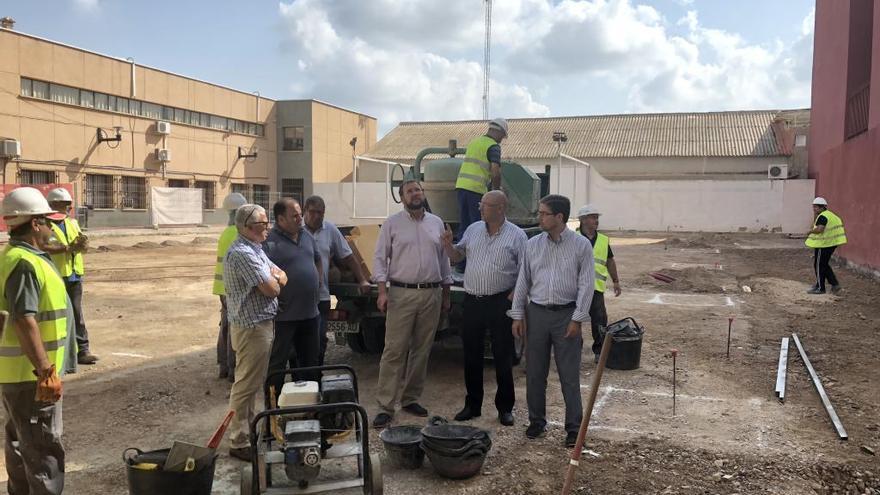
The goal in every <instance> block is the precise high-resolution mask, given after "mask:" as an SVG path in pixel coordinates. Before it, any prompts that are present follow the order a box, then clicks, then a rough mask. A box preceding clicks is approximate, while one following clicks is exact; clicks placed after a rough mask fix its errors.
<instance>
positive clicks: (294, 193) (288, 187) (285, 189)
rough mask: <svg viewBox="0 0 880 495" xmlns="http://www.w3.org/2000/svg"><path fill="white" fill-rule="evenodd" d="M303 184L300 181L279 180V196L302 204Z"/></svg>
mask: <svg viewBox="0 0 880 495" xmlns="http://www.w3.org/2000/svg"><path fill="white" fill-rule="evenodd" d="M303 189H304V184H303V180H302V179H281V195H282V196H286V197H291V198H293V199H295V200H297V201H299V202H300V203H302V202H303Z"/></svg>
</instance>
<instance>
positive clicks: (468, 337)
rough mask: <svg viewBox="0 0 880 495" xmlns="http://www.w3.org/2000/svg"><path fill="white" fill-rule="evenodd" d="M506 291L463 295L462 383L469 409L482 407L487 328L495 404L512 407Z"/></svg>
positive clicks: (511, 348) (506, 409)
mask: <svg viewBox="0 0 880 495" xmlns="http://www.w3.org/2000/svg"><path fill="white" fill-rule="evenodd" d="M507 294H508V292H502V293H500V294H495V295H493V296H486V297H476V296H472V295H470V294H467V295H466V296H465V298H464V318H463V319H464V321H463V324H462V335H461V340H462V342H463V343H464V384H465V388H466V389H467V397H466V398H465V403H466V404H467V405H468V406H470V408H471V410H472V411H475V412H479V411H480V410H481V409H482V407H483V356H484V346H485V340H486V329H488V330H489V339H490V341H491V343H492V357H493V359H494V360H495V380H496V381H497V383H498V389H497V391H496V392H495V407H496V408H497V409H498V412H499V413H502V412H510V411H512V410H513V403H514V402H515V400H516V395H515V392H514V390H513V356H514V353H515V349H514V342H513V333H512V332H511V326H512V324H513V321H512V320H511V319H510V318H509V317H508V316H507V314H506V312H507V310H509V309H510V301H509V300H508V299H507Z"/></svg>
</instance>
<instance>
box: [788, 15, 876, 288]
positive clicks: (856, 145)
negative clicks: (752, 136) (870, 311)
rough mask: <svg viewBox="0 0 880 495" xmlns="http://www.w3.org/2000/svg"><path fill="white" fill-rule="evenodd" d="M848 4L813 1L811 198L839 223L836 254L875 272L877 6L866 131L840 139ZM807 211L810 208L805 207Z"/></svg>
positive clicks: (843, 112)
mask: <svg viewBox="0 0 880 495" xmlns="http://www.w3.org/2000/svg"><path fill="white" fill-rule="evenodd" d="M849 17H850V0H817V2H816V27H815V35H814V48H813V89H812V105H811V107H812V109H811V119H810V120H811V122H810V139H809V144H808V146H809V165H808V170H809V174H810V177H812V178H815V179H816V194H817V195H818V196H823V197H825V198H826V199H827V200H828V203H829V208H830V209H831V210H832V211H834V212H835V213H837V214H838V215H840V216H841V217H842V218H843V221H844V225H845V227H846V234H847V239H848V241H849V242H848V243H847V244H846V245H845V246H843V247H841V248H840V249H839V250H838V251H837V253H838V254H839V256H840V257H842V258H844V259H846V260H847V261H848V262H850V263H853V264H856V265H859V266H860V267H862V268H865V269H868V270H870V271H873V272H874V273H880V2H876V3H875V6H874V12H873V19H874V23H873V38H872V48H871V50H872V53H871V89H870V96H869V101H870V111H869V114H868V131H867V132H864V133H862V134H859V135H857V136H855V137H853V138H850V139H848V140H846V139H844V117H845V113H846V85H847V73H848V67H847V64H848V47H849ZM804 207H805V208H809V205H804Z"/></svg>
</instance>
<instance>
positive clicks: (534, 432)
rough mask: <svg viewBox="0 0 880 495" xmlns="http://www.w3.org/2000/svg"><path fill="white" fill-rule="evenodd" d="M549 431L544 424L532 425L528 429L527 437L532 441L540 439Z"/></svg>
mask: <svg viewBox="0 0 880 495" xmlns="http://www.w3.org/2000/svg"><path fill="white" fill-rule="evenodd" d="M546 431H547V427H546V426H544V425H542V424H537V423H530V424H529V427H528V428H526V437H528V438H529V439H531V440H534V439H536V438H540V437H543V436H544V433H545V432H546Z"/></svg>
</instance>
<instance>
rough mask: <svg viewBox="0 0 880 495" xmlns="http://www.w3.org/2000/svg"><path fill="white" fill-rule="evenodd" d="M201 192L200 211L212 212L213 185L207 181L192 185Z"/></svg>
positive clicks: (199, 181) (198, 181)
mask: <svg viewBox="0 0 880 495" xmlns="http://www.w3.org/2000/svg"><path fill="white" fill-rule="evenodd" d="M193 187H195V188H196V189H201V190H202V209H204V210H213V209H214V208H215V206H214V204H215V203H214V183H213V182H211V181H207V180H197V181H196V182H195V184H194V185H193Z"/></svg>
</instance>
